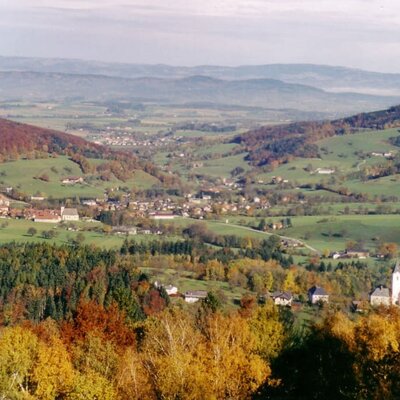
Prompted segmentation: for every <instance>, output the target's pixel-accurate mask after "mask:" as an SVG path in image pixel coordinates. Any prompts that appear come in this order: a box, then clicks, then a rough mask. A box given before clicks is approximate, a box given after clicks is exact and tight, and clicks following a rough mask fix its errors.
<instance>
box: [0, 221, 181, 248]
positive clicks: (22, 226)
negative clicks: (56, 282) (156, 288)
mask: <svg viewBox="0 0 400 400" xmlns="http://www.w3.org/2000/svg"><path fill="white" fill-rule="evenodd" d="M3 224H7V226H5V227H3ZM74 225H75V226H76V227H77V229H78V231H69V230H67V228H66V227H65V226H61V225H59V224H49V223H38V222H33V221H26V220H14V219H0V244H4V243H9V242H13V241H15V242H30V243H31V242H41V241H49V242H51V243H53V242H54V243H56V244H65V243H68V240H69V239H75V238H76V236H77V234H78V233H79V232H81V233H83V235H84V237H85V240H84V242H83V243H84V244H93V245H96V246H98V247H103V248H108V249H110V248H119V247H121V245H122V243H123V242H124V240H125V239H126V236H125V235H107V234H103V233H101V232H94V231H89V229H92V228H95V227H96V228H97V227H102V224H101V223H96V222H94V223H88V222H75V223H74ZM29 228H35V229H36V230H37V234H35V235H34V236H30V235H28V234H27V231H28V229H29ZM50 230H51V231H54V232H55V233H56V236H55V237H54V238H53V239H45V238H43V237H42V232H43V231H50ZM128 238H129V240H136V241H138V242H141V241H144V242H146V241H151V240H156V239H159V238H158V237H155V236H154V235H131V236H129V237H128ZM168 239H170V240H178V238H177V237H173V236H171V237H168Z"/></svg>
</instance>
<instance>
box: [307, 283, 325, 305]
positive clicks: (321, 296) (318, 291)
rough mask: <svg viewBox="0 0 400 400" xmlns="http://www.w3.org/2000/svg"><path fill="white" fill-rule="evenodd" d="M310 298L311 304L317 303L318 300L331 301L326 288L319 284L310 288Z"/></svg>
mask: <svg viewBox="0 0 400 400" xmlns="http://www.w3.org/2000/svg"><path fill="white" fill-rule="evenodd" d="M308 299H309V300H310V303H311V304H317V303H318V302H324V303H328V302H329V294H328V293H327V292H326V291H325V289H324V288H322V287H319V286H313V287H312V288H310V289H309V290H308Z"/></svg>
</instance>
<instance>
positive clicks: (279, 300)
mask: <svg viewBox="0 0 400 400" xmlns="http://www.w3.org/2000/svg"><path fill="white" fill-rule="evenodd" d="M271 299H272V300H273V301H274V303H275V304H276V305H277V306H291V305H292V301H293V296H292V293H290V292H275V293H272V294H271Z"/></svg>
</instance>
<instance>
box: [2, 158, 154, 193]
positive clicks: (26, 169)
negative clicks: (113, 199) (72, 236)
mask: <svg viewBox="0 0 400 400" xmlns="http://www.w3.org/2000/svg"><path fill="white" fill-rule="evenodd" d="M89 161H91V160H89ZM92 161H93V163H94V164H95V163H99V162H101V161H100V160H92ZM43 175H47V177H48V181H44V180H42V179H38V178H39V177H40V176H43ZM71 175H72V176H82V177H83V178H84V179H85V182H84V183H81V184H75V185H65V184H62V182H61V181H62V179H63V178H64V177H67V176H71ZM157 182H158V180H157V179H156V178H154V177H152V176H151V175H149V174H147V173H145V172H143V171H137V172H135V175H134V177H133V178H132V179H130V180H129V181H126V182H122V181H119V180H118V179H116V178H114V179H112V180H110V181H102V180H100V179H98V178H97V177H96V176H93V175H83V174H82V172H81V170H80V168H79V167H78V165H77V164H76V163H74V162H72V161H71V160H69V159H68V158H67V157H64V156H59V157H56V158H45V159H37V160H17V161H12V162H6V163H3V164H0V184H1V185H2V186H12V187H13V188H16V189H18V191H20V192H23V193H25V194H27V195H35V194H41V195H43V196H45V197H53V198H58V199H62V198H71V197H76V196H78V197H83V198H85V197H86V198H93V197H100V196H102V195H103V194H104V191H105V190H106V189H108V188H115V187H119V186H128V187H138V188H149V187H151V186H152V185H153V184H155V183H157Z"/></svg>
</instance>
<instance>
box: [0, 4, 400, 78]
mask: <svg viewBox="0 0 400 400" xmlns="http://www.w3.org/2000/svg"><path fill="white" fill-rule="evenodd" d="M0 55H17V56H40V57H65V58H84V59H96V60H103V61H118V62H134V63H167V64H173V65H198V64H219V65H241V64H269V63H319V64H330V65H345V66H352V67H360V68H364V69H368V70H378V71H387V72H400V0H0Z"/></svg>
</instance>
